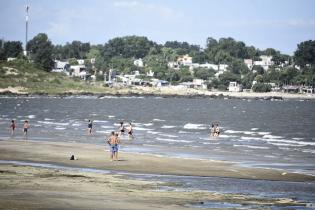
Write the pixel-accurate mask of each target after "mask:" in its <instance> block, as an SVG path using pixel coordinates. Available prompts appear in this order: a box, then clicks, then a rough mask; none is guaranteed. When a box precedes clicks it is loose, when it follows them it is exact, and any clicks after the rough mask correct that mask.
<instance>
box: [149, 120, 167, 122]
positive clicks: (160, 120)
mask: <svg viewBox="0 0 315 210" xmlns="http://www.w3.org/2000/svg"><path fill="white" fill-rule="evenodd" d="M152 121H156V122H164V121H165V120H161V119H153V120H152Z"/></svg>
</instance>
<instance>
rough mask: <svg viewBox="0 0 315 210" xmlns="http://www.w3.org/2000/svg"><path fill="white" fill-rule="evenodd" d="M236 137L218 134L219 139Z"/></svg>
mask: <svg viewBox="0 0 315 210" xmlns="http://www.w3.org/2000/svg"><path fill="white" fill-rule="evenodd" d="M236 137H237V136H233V135H225V134H220V136H219V138H236Z"/></svg>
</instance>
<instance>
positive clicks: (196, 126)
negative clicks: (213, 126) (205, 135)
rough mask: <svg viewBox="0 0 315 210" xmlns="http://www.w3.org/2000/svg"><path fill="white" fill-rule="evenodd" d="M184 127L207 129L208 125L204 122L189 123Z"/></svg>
mask: <svg viewBox="0 0 315 210" xmlns="http://www.w3.org/2000/svg"><path fill="white" fill-rule="evenodd" d="M184 129H191V130H203V129H207V127H206V126H205V125H204V124H193V123H187V124H185V125H184Z"/></svg>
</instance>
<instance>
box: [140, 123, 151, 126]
mask: <svg viewBox="0 0 315 210" xmlns="http://www.w3.org/2000/svg"><path fill="white" fill-rule="evenodd" d="M142 125H143V126H146V127H148V126H152V125H153V123H144V124H142Z"/></svg>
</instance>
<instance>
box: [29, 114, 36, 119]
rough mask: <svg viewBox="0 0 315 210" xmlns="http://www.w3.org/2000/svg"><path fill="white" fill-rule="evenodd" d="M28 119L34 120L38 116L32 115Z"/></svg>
mask: <svg viewBox="0 0 315 210" xmlns="http://www.w3.org/2000/svg"><path fill="white" fill-rule="evenodd" d="M27 117H28V119H34V118H35V117H36V115H33V114H31V115H28V116H27Z"/></svg>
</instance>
